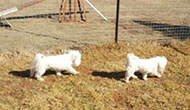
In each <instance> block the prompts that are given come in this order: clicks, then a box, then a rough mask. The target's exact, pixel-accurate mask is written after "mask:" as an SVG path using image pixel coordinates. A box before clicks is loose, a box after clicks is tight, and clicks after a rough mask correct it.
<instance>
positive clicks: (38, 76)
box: [35, 74, 44, 81]
mask: <svg viewBox="0 0 190 110" xmlns="http://www.w3.org/2000/svg"><path fill="white" fill-rule="evenodd" d="M35 77H36V79H37V80H39V81H44V79H43V78H42V77H41V75H39V74H36V75H35Z"/></svg>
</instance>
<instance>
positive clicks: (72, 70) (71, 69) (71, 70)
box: [67, 66, 79, 74]
mask: <svg viewBox="0 0 190 110" xmlns="http://www.w3.org/2000/svg"><path fill="white" fill-rule="evenodd" d="M67 71H68V72H70V73H72V74H78V73H79V72H78V71H76V70H75V69H74V68H73V67H72V66H71V67H69V68H68V70H67Z"/></svg>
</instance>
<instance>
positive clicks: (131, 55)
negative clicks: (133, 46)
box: [127, 53, 139, 61]
mask: <svg viewBox="0 0 190 110" xmlns="http://www.w3.org/2000/svg"><path fill="white" fill-rule="evenodd" d="M127 59H128V61H134V60H137V59H139V57H137V56H135V55H134V54H133V53H129V54H127Z"/></svg>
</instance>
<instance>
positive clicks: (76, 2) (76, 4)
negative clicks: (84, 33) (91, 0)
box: [58, 0, 87, 22]
mask: <svg viewBox="0 0 190 110" xmlns="http://www.w3.org/2000/svg"><path fill="white" fill-rule="evenodd" d="M72 4H73V7H72ZM67 5H69V6H68V9H69V21H75V22H76V21H78V19H77V10H79V13H80V17H81V20H83V21H87V16H86V9H85V2H84V0H62V1H61V5H60V9H59V18H58V19H59V22H63V21H65V15H66V9H67ZM77 8H78V9H77ZM72 9H73V10H72ZM71 11H74V19H73V17H72V12H71Z"/></svg>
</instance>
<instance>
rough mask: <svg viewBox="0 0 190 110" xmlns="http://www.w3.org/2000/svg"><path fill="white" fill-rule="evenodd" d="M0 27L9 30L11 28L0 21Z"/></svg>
mask: <svg viewBox="0 0 190 110" xmlns="http://www.w3.org/2000/svg"><path fill="white" fill-rule="evenodd" d="M0 27H5V28H10V27H11V26H10V25H9V24H5V23H2V22H1V21H0Z"/></svg>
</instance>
